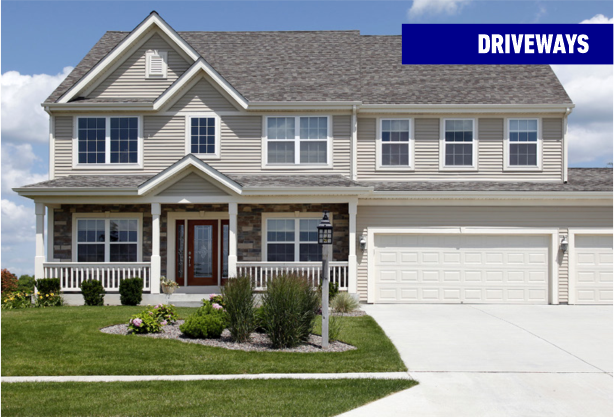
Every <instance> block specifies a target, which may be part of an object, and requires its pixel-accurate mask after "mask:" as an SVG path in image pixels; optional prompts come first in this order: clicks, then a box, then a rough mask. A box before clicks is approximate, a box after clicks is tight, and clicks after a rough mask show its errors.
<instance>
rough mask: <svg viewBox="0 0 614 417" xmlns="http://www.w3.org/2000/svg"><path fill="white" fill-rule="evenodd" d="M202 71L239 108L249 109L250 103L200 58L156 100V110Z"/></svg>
mask: <svg viewBox="0 0 614 417" xmlns="http://www.w3.org/2000/svg"><path fill="white" fill-rule="evenodd" d="M200 71H204V72H205V73H206V74H207V75H208V76H209V77H211V79H212V80H213V81H214V82H216V83H217V84H218V85H219V86H220V87H221V88H222V89H223V90H224V91H225V92H226V93H227V94H228V95H229V96H230V97H231V98H232V99H233V100H235V101H236V102H237V103H238V104H239V106H241V108H243V109H247V107H248V102H247V100H246V99H245V98H244V97H243V96H242V95H241V94H240V93H239V92H238V91H237V90H235V89H234V87H233V86H232V85H230V83H228V81H226V80H225V79H224V77H222V76H221V75H220V74H218V73H217V71H215V70H214V69H213V67H211V65H209V64H208V63H207V61H205V60H204V59H203V58H199V59H198V60H197V61H196V62H195V63H194V64H192V66H191V67H190V68H189V69H188V70H187V71H186V72H184V73H183V74H182V75H181V77H179V79H177V81H175V83H174V84H173V85H171V86H170V87H169V88H168V90H166V91H165V92H164V93H162V95H161V96H160V97H158V98H157V99H156V101H154V103H153V109H154V110H160V109H161V108H162V107H163V106H164V105H165V104H166V103H167V102H168V101H169V100H170V99H171V98H172V97H173V96H174V95H175V94H177V93H178V92H179V91H181V90H182V89H183V87H185V86H186V85H187V84H188V83H189V82H190V81H192V79H193V78H194V77H197V76H198V75H199V72H200Z"/></svg>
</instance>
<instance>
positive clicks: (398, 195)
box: [368, 191, 613, 202]
mask: <svg viewBox="0 0 614 417" xmlns="http://www.w3.org/2000/svg"><path fill="white" fill-rule="evenodd" d="M612 197H613V193H612V192H611V191H575V192H570V191H566V192H558V191H545V192H544V191H374V192H373V193H372V194H371V195H369V197H368V198H393V199H407V200H416V199H446V200H454V199H480V200H495V199H509V200H514V199H522V200H548V199H554V200H610V202H611V200H612Z"/></svg>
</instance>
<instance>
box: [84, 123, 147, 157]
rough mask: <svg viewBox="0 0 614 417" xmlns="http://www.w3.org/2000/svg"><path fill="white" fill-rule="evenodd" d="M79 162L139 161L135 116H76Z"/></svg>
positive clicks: (137, 126)
mask: <svg viewBox="0 0 614 417" xmlns="http://www.w3.org/2000/svg"><path fill="white" fill-rule="evenodd" d="M77 161H78V164H84V165H86V164H128V165H135V164H138V163H139V118H138V117H78V118H77Z"/></svg>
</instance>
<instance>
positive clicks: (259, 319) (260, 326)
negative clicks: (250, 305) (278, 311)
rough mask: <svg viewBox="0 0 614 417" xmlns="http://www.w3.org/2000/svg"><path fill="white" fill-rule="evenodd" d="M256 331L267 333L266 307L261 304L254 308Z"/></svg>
mask: <svg viewBox="0 0 614 417" xmlns="http://www.w3.org/2000/svg"><path fill="white" fill-rule="evenodd" d="M254 322H255V323H254V331H255V332H256V333H266V329H265V328H264V307H262V306H260V307H257V308H256V309H255V310H254Z"/></svg>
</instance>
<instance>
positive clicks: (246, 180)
mask: <svg viewBox="0 0 614 417" xmlns="http://www.w3.org/2000/svg"><path fill="white" fill-rule="evenodd" d="M227 176H228V177H229V178H231V179H232V180H233V181H235V182H237V183H239V184H240V185H241V186H244V187H263V188H271V187H279V188H280V189H283V188H287V187H313V188H314V189H317V188H322V187H370V186H373V187H374V189H375V191H441V192H446V191H449V192H455V191H535V192H540V191H542V192H543V191H546V192H547V191H562V192H564V191H579V192H587V191H604V192H611V191H612V169H611V168H570V169H569V181H568V183H567V184H562V183H547V182H494V181H493V182H487V181H480V182H477V181H454V182H436V181H431V182H428V181H424V182H423V181H405V182H389V181H387V182H376V181H362V182H356V181H352V180H349V179H347V178H345V177H344V176H342V175H338V174H333V175H227ZM150 178H152V176H150V175H70V176H67V177H61V178H58V179H55V180H51V181H44V182H39V183H37V184H31V185H26V186H25V187H24V188H101V189H103V188H126V189H136V188H137V187H138V186H139V185H141V184H142V183H144V182H145V181H147V180H149V179H150Z"/></svg>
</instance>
